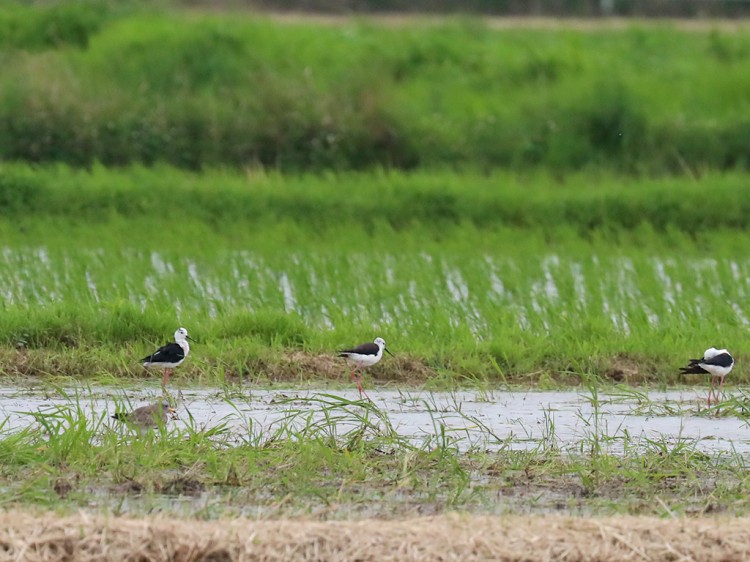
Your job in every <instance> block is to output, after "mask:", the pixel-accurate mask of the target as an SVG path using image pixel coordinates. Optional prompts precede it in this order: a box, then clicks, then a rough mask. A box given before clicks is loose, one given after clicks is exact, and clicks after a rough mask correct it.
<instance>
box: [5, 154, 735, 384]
mask: <svg viewBox="0 0 750 562" xmlns="http://www.w3.org/2000/svg"><path fill="white" fill-rule="evenodd" d="M0 172H1V173H2V180H1V181H0V185H2V187H3V190H2V191H0V194H3V195H4V197H5V198H6V201H7V202H8V204H7V205H6V206H5V213H6V214H5V217H4V218H3V220H2V222H0V229H1V231H2V233H3V239H4V240H5V244H4V246H3V249H2V253H1V254H0V265H1V267H0V286H2V294H3V302H4V314H3V315H2V319H1V320H0V342H2V345H3V347H4V349H5V351H2V353H4V355H5V356H6V360H5V361H3V367H2V369H3V371H5V372H6V373H7V374H12V375H22V374H42V375H52V376H73V377H80V376H89V377H91V376H100V377H101V376H104V377H105V378H106V377H107V376H109V375H115V376H141V375H142V374H143V371H142V369H141V368H140V366H139V365H138V363H137V361H136V359H137V358H138V357H141V356H143V355H145V354H146V353H147V352H149V349H150V348H151V347H152V346H153V345H155V344H156V343H161V342H162V340H164V339H165V338H167V337H169V336H170V335H171V334H172V332H173V331H174V330H175V329H176V327H177V326H178V325H185V326H187V327H188V328H189V330H190V332H191V334H193V335H194V336H195V337H196V338H197V339H199V341H201V344H200V345H199V346H195V347H194V349H193V359H192V360H191V361H189V362H187V363H186V365H185V366H184V368H183V369H181V371H182V372H183V375H184V376H185V377H186V379H194V380H201V381H204V382H207V381H211V382H215V381H221V380H223V379H224V378H227V377H228V378H231V379H235V378H236V377H238V376H239V377H250V378H251V379H252V380H260V381H263V380H266V381H273V380H297V379H298V378H299V377H302V378H309V379H312V380H315V379H323V378H329V377H330V376H331V373H330V369H329V368H328V367H327V366H326V365H321V366H320V368H318V366H317V364H316V363H315V362H314V361H313V362H312V363H311V364H309V363H305V362H301V363H300V361H293V362H292V364H291V367H290V366H289V365H290V364H289V356H290V354H294V353H296V352H300V351H301V352H303V355H305V356H307V357H311V358H314V357H316V356H320V355H322V356H331V355H332V354H333V352H334V351H335V350H336V349H338V348H340V347H342V346H347V345H351V344H352V343H355V342H358V341H360V340H362V341H366V340H372V339H373V338H374V337H375V336H376V335H381V336H383V337H384V338H385V339H386V341H387V342H388V344H389V347H390V348H391V349H392V350H393V351H395V352H396V354H397V356H396V359H395V360H390V361H384V362H383V363H382V364H381V365H379V366H378V367H377V368H376V369H374V370H373V374H374V376H375V378H380V379H383V380H398V381H401V382H411V383H423V382H425V381H427V380H429V381H431V382H432V383H433V384H437V385H447V386H451V385H455V384H462V383H471V384H473V383H475V382H482V381H490V382H493V381H494V382H496V383H530V382H539V381H540V380H542V381H550V380H558V381H560V382H564V383H571V382H572V383H576V382H579V381H580V380H581V377H585V376H588V375H591V374H594V375H600V376H602V377H605V378H610V379H614V380H620V381H627V382H632V383H638V382H645V381H655V382H660V383H664V384H667V383H675V382H678V381H679V379H678V378H677V376H676V372H677V367H678V366H680V365H681V364H682V363H683V362H684V361H685V359H686V358H687V357H689V356H694V355H695V354H696V353H700V352H702V351H703V349H705V348H706V347H709V346H710V345H720V346H726V347H729V348H730V349H733V350H736V351H737V353H738V357H742V341H743V338H744V332H745V330H746V329H747V326H748V323H749V322H750V320H748V317H750V311H748V309H747V305H746V298H745V296H746V288H745V281H744V280H746V279H747V278H748V275H750V261H748V260H747V259H746V258H745V257H744V248H746V247H747V243H748V236H747V234H746V232H745V229H746V224H745V223H746V221H747V218H746V217H747V216H748V214H747V213H746V212H745V206H746V205H747V203H746V202H747V201H748V200H750V199H749V198H748V197H746V195H745V194H746V193H747V191H748V187H747V184H746V183H745V177H744V176H743V175H741V174H736V173H735V174H725V175H718V174H712V175H710V176H707V177H706V178H704V179H702V180H699V181H687V180H685V179H684V178H665V179H657V180H635V179H618V178H617V177H613V176H611V175H607V174H597V175H593V174H574V175H571V176H569V177H567V178H566V179H565V181H564V182H563V183H562V184H561V183H559V182H558V181H557V180H555V179H554V178H552V177H550V176H548V175H545V174H537V175H534V176H529V177H524V176H518V175H513V174H509V173H497V174H493V175H491V176H482V175H472V174H455V173H447V172H419V173H417V172H412V173H401V172H385V171H383V172H380V173H377V174H371V173H359V174H352V173H349V174H339V175H326V176H316V175H303V176H289V177H287V176H281V175H278V174H274V173H269V174H265V173H255V174H249V175H248V174H242V173H239V172H233V171H228V170H225V171H206V172H203V173H200V174H195V173H191V172H181V171H178V170H175V169H172V168H167V167H163V166H162V167H157V168H155V169H148V168H141V167H136V168H128V169H120V170H107V169H106V168H102V167H97V168H96V169H94V170H93V171H91V172H86V171H77V170H74V169H69V168H67V167H64V166H57V167H44V168H32V167H27V166H24V165H10V164H6V165H4V166H3V167H2V168H0ZM592 184H594V185H595V189H594V188H592ZM19 349H21V350H23V352H22V354H21V356H22V358H23V361H22V362H20V363H19V351H18V350H19ZM665 350H668V352H667V353H665ZM50 357H53V358H54V361H53V362H52V363H50ZM284 365H286V366H287V367H288V368H287V370H286V372H285V370H284V369H283V368H282V367H283V366H284ZM326 369H329V370H326ZM745 376H746V375H745V370H744V369H743V368H742V366H741V363H740V365H739V366H738V368H737V370H736V371H735V375H733V378H734V379H735V380H745Z"/></svg>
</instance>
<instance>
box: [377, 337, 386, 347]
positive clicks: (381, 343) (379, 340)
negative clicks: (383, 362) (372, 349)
mask: <svg viewBox="0 0 750 562" xmlns="http://www.w3.org/2000/svg"><path fill="white" fill-rule="evenodd" d="M375 345H377V346H378V347H379V348H380V349H384V348H385V340H384V339H383V338H375Z"/></svg>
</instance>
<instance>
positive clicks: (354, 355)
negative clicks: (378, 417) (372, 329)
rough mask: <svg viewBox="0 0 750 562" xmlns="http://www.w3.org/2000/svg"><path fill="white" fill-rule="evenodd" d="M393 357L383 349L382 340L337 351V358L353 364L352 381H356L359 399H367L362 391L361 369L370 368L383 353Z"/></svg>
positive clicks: (383, 342)
mask: <svg viewBox="0 0 750 562" xmlns="http://www.w3.org/2000/svg"><path fill="white" fill-rule="evenodd" d="M384 351H385V352H386V353H388V354H390V355H393V354H392V353H391V352H390V351H388V349H386V347H385V340H384V339H383V338H375V341H373V342H367V343H363V344H362V345H358V346H357V347H353V348H351V349H342V350H340V351H339V357H346V358H347V359H348V360H349V361H351V362H352V363H354V369H353V370H352V380H353V381H357V388H358V389H359V397H360V398H362V395H363V394H364V395H365V397H367V398H368V399H369V398H370V397H369V396H367V393H366V392H365V391H364V390H363V389H362V378H363V376H364V373H363V372H362V369H364V368H365V367H371V366H373V365H374V364H375V363H377V362H378V361H380V360H381V359H382V358H383V352H384ZM357 370H359V377H357V376H356V372H357Z"/></svg>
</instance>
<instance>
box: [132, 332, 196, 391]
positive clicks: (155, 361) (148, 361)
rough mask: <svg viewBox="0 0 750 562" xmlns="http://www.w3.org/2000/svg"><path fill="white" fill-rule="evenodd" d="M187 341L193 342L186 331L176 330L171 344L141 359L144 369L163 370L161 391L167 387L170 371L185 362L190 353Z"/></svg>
mask: <svg viewBox="0 0 750 562" xmlns="http://www.w3.org/2000/svg"><path fill="white" fill-rule="evenodd" d="M187 340H190V341H193V342H194V341H195V340H194V339H193V338H191V337H190V336H188V331H187V330H186V329H185V328H178V329H177V331H176V332H175V333H174V341H173V342H170V343H168V344H166V345H163V346H162V347H160V348H159V349H157V350H156V351H154V352H153V353H152V354H151V355H149V356H147V357H144V358H143V359H141V362H142V363H143V366H144V367H158V368H160V369H164V377H163V378H162V381H161V387H162V388H163V389H166V387H167V383H168V382H169V376H170V375H171V374H172V369H174V368H175V367H177V366H178V365H179V364H180V363H182V362H183V361H184V360H185V357H187V356H188V354H189V353H190V344H188V342H187Z"/></svg>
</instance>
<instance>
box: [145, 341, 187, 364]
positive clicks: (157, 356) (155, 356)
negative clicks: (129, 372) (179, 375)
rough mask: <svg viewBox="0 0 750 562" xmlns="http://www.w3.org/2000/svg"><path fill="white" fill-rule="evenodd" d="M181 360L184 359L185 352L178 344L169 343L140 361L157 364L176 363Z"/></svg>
mask: <svg viewBox="0 0 750 562" xmlns="http://www.w3.org/2000/svg"><path fill="white" fill-rule="evenodd" d="M181 359H185V350H184V349H182V347H181V346H180V345H179V344H176V343H175V342H170V343H168V344H167V345H164V346H162V347H160V348H159V349H157V350H156V351H154V353H152V354H151V355H149V356H148V357H144V358H143V359H141V361H142V362H145V361H149V362H158V363H176V362H177V361H180V360H181Z"/></svg>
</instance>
